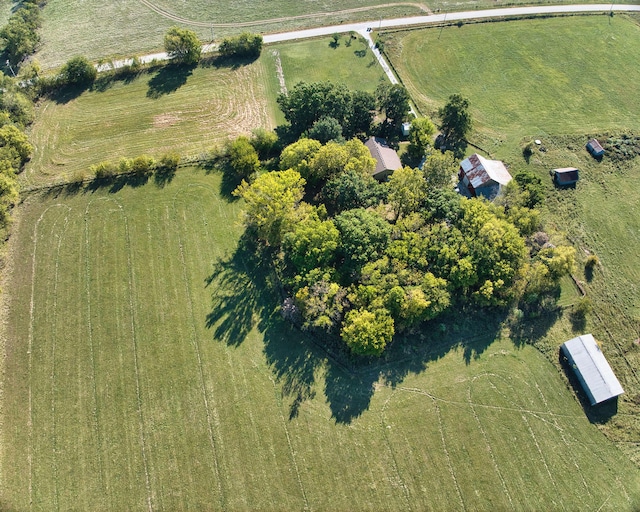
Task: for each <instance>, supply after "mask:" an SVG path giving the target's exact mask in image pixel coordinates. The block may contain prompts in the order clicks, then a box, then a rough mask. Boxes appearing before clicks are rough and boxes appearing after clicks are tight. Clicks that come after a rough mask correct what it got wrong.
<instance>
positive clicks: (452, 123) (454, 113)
mask: <svg viewBox="0 0 640 512" xmlns="http://www.w3.org/2000/svg"><path fill="white" fill-rule="evenodd" d="M438 115H439V116H440V130H442V138H443V144H442V146H443V147H444V148H445V149H452V150H453V151H454V153H455V154H456V156H461V155H462V154H463V153H464V149H465V148H466V138H467V135H468V134H469V132H470V131H471V127H472V124H473V123H472V120H471V114H470V113H469V100H467V99H466V98H464V97H463V96H461V95H460V94H452V95H451V96H449V101H448V102H447V104H446V105H445V106H444V107H443V108H441V109H440V110H439V111H438Z"/></svg>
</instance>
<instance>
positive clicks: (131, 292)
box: [114, 201, 153, 512]
mask: <svg viewBox="0 0 640 512" xmlns="http://www.w3.org/2000/svg"><path fill="white" fill-rule="evenodd" d="M114 202H115V203H116V204H117V205H118V208H119V209H120V212H121V213H122V217H123V219H124V230H125V241H126V249H127V266H128V267H129V269H128V270H129V272H128V277H129V311H130V315H131V344H132V347H133V366H134V370H135V376H136V398H137V406H138V423H139V429H140V443H141V448H142V462H143V465H144V476H145V485H146V489H147V509H148V510H149V512H153V503H152V500H151V496H152V493H151V478H150V477H149V461H148V460H147V449H146V436H145V435H144V414H143V412H142V396H141V395H140V368H139V363H138V340H137V336H136V326H135V323H136V321H135V307H134V299H133V295H134V291H135V290H134V286H135V276H134V273H133V266H132V262H131V235H130V232H129V219H128V217H127V214H126V213H125V211H124V208H123V207H122V205H121V204H120V203H119V202H117V201H114Z"/></svg>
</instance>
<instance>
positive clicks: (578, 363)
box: [561, 334, 624, 405]
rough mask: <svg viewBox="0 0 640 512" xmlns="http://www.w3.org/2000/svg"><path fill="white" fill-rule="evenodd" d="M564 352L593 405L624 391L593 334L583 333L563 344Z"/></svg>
mask: <svg viewBox="0 0 640 512" xmlns="http://www.w3.org/2000/svg"><path fill="white" fill-rule="evenodd" d="M561 348H562V352H563V353H564V355H565V356H566V357H567V359H568V360H569V364H571V366H572V367H573V369H574V371H575V373H576V376H577V377H578V380H579V381H580V383H581V384H582V387H583V388H584V391H585V393H586V394H587V396H588V397H589V401H590V402H591V405H596V404H599V403H600V402H604V401H606V400H609V399H611V398H614V397H616V396H618V395H621V394H622V393H624V390H623V389H622V386H621V385H620V382H618V379H617V378H616V376H615V374H614V373H613V370H612V369H611V366H609V363H608V362H607V360H606V359H605V357H604V354H603V353H602V350H600V347H599V346H598V344H597V343H596V340H595V339H594V338H593V336H592V335H591V334H583V335H582V336H578V337H577V338H573V339H572V340H569V341H567V342H566V343H563V344H562V347H561Z"/></svg>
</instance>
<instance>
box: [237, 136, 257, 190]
mask: <svg viewBox="0 0 640 512" xmlns="http://www.w3.org/2000/svg"><path fill="white" fill-rule="evenodd" d="M229 160H230V162H229V163H230V165H231V168H232V169H233V171H234V173H235V175H236V177H237V178H241V179H243V178H248V177H249V176H251V175H252V174H253V173H255V172H258V169H260V160H259V159H258V152H257V151H256V150H255V148H254V147H253V145H252V144H251V141H250V140H249V138H248V137H245V136H243V135H241V136H240V137H238V138H237V139H235V140H234V141H233V142H231V144H230V145H229Z"/></svg>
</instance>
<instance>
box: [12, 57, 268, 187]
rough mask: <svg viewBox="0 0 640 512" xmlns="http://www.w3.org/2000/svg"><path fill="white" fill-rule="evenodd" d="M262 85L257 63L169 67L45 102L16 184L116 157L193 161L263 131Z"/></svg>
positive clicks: (261, 70)
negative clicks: (171, 154)
mask: <svg viewBox="0 0 640 512" xmlns="http://www.w3.org/2000/svg"><path fill="white" fill-rule="evenodd" d="M264 83H265V80H264V68H263V65H262V63H261V61H257V62H254V63H252V64H250V65H241V66H239V67H222V68H202V67H198V68H195V69H193V70H192V71H189V70H185V69H180V68H174V67H171V66H169V67H166V68H162V69H160V70H159V71H155V72H153V73H151V74H142V75H140V76H139V77H138V78H136V79H134V80H133V81H132V82H129V83H123V82H115V83H110V84H108V87H107V88H106V90H101V88H100V87H99V86H96V89H97V90H95V91H91V92H85V93H83V94H82V95H81V96H79V97H77V98H75V99H70V100H68V101H66V100H65V101H62V100H61V101H60V102H54V101H46V102H44V103H42V104H41V105H40V106H39V112H38V116H37V117H38V120H37V121H36V123H35V124H34V126H33V128H32V133H31V140H32V142H33V144H34V145H35V147H36V151H35V154H34V156H33V159H32V161H31V162H30V163H29V165H28V166H27V169H26V171H25V173H24V177H23V179H24V180H25V181H26V182H27V183H28V184H38V183H41V182H43V181H44V182H51V181H55V180H56V179H57V178H61V177H65V176H66V177H69V176H71V175H72V174H73V173H74V171H78V170H87V169H88V167H89V165H91V164H93V163H97V162H100V161H103V160H111V161H117V160H118V159H119V158H120V157H121V156H123V155H126V156H128V157H135V156H137V155H140V154H143V153H147V154H151V155H154V156H160V155H162V154H163V153H164V152H166V151H169V150H175V151H178V152H179V153H180V154H181V155H183V156H187V155H197V154H199V153H201V152H203V151H206V150H208V149H211V148H212V147H214V146H215V145H216V144H218V143H220V142H221V141H222V140H225V139H226V138H227V137H233V136H235V135H238V134H241V133H244V134H248V133H250V132H251V130H252V129H254V128H256V127H260V126H262V127H270V126H271V123H272V120H271V118H272V116H271V109H270V108H269V107H268V106H267V99H266V93H265V86H264ZM89 113H90V114H89Z"/></svg>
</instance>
